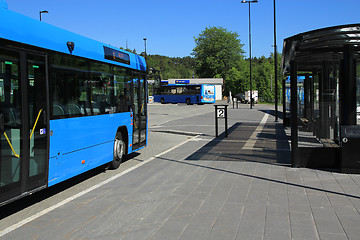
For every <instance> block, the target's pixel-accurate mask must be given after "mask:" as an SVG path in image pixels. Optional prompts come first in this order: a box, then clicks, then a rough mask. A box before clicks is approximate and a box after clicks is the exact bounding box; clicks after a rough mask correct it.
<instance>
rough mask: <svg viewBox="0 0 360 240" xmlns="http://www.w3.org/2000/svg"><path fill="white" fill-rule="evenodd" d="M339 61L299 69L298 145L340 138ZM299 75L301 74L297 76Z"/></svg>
mask: <svg viewBox="0 0 360 240" xmlns="http://www.w3.org/2000/svg"><path fill="white" fill-rule="evenodd" d="M339 72H340V71H339V64H334V63H331V64H329V63H327V64H322V67H321V68H320V69H317V70H315V71H312V72H310V73H309V72H308V73H306V74H304V72H298V76H299V77H298V80H297V113H298V143H299V147H324V146H325V147H326V146H330V145H333V144H338V141H339V138H340V137H339V135H340V133H339ZM300 76H301V77H300Z"/></svg>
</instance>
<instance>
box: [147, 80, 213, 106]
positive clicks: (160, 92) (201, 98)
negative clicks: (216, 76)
mask: <svg viewBox="0 0 360 240" xmlns="http://www.w3.org/2000/svg"><path fill="white" fill-rule="evenodd" d="M156 91H157V93H156V94H155V95H154V102H160V103H162V104H164V103H186V104H188V105H190V104H194V103H196V104H204V103H215V96H216V95H215V86H214V85H209V84H169V85H163V86H161V87H160V88H159V89H157V90H156Z"/></svg>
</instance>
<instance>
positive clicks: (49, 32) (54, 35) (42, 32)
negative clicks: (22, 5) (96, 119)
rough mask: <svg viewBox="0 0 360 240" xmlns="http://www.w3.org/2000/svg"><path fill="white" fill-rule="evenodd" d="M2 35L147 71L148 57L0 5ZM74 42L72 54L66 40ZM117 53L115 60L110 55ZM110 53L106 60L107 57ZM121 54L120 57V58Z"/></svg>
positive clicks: (53, 49) (1, 36) (34, 44)
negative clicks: (146, 60)
mask: <svg viewBox="0 0 360 240" xmlns="http://www.w3.org/2000/svg"><path fill="white" fill-rule="evenodd" d="M0 22H1V24H0V38H3V39H8V40H12V41H15V42H19V43H23V44H28V45H32V46H36V47H41V48H45V49H48V50H52V51H57V52H61V53H66V54H72V55H75V56H79V57H84V58H89V59H94V60H98V61H102V62H107V63H112V64H115V65H120V66H124V67H128V68H132V69H137V70H142V71H145V70H146V62H145V59H144V58H143V57H141V56H139V55H137V54H134V53H130V52H126V51H123V50H121V49H117V48H114V47H112V46H110V45H107V44H103V43H101V42H99V41H96V40H93V39H90V38H87V37H84V36H81V35H79V34H75V33H72V32H70V31H67V30H64V29H61V28H58V27H55V26H53V25H50V24H48V23H45V22H41V21H39V20H36V19H33V18H30V17H27V16H24V15H21V14H19V13H16V12H13V11H10V10H8V9H6V7H4V6H1V5H0ZM68 42H73V43H74V50H73V51H72V53H70V50H69V48H68V45H67V43H68ZM111 54H112V55H114V57H116V59H115V60H109V59H111V58H110V57H109V56H110V55H111ZM106 55H107V59H106ZM118 56H120V58H119V57H118Z"/></svg>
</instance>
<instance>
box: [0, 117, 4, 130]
mask: <svg viewBox="0 0 360 240" xmlns="http://www.w3.org/2000/svg"><path fill="white" fill-rule="evenodd" d="M3 132H5V121H4V114H2V113H0V133H3Z"/></svg>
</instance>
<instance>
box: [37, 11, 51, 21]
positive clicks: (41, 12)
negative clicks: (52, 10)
mask: <svg viewBox="0 0 360 240" xmlns="http://www.w3.org/2000/svg"><path fill="white" fill-rule="evenodd" d="M43 13H49V12H48V11H46V10H45V11H40V12H39V14H40V21H41V14H43Z"/></svg>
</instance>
